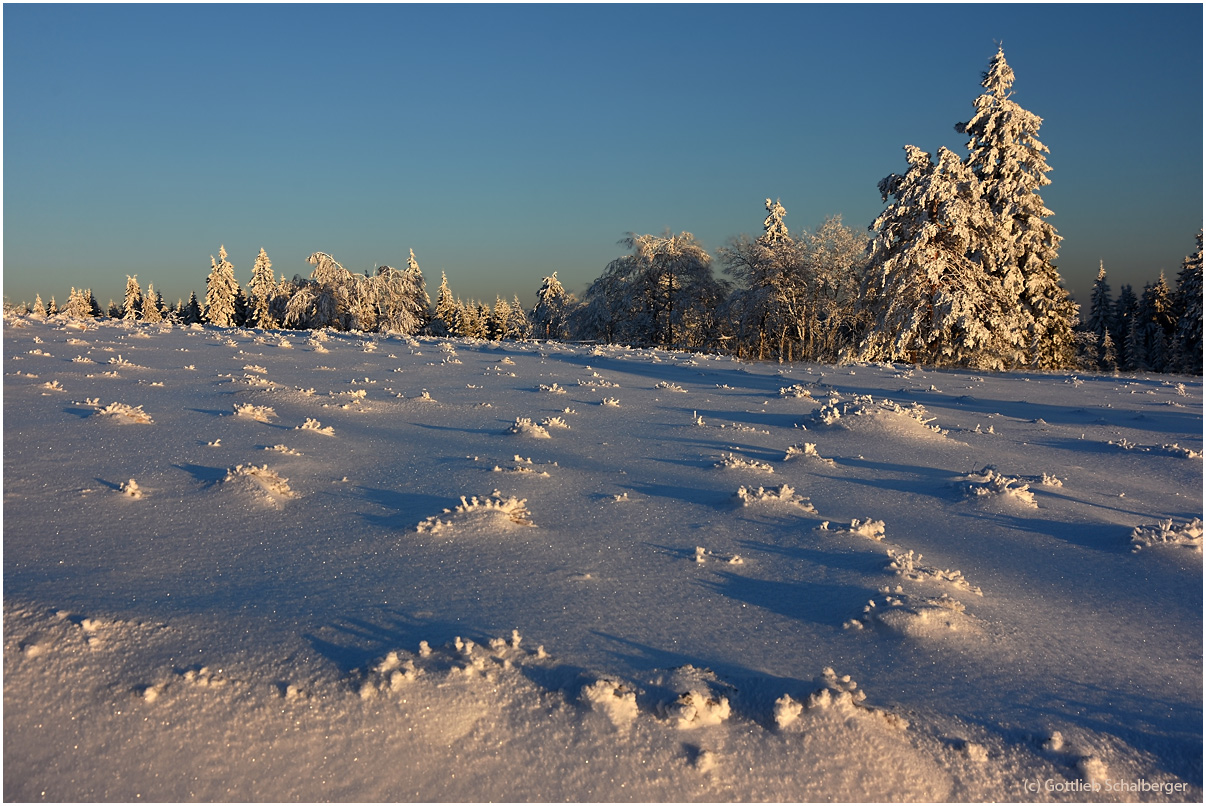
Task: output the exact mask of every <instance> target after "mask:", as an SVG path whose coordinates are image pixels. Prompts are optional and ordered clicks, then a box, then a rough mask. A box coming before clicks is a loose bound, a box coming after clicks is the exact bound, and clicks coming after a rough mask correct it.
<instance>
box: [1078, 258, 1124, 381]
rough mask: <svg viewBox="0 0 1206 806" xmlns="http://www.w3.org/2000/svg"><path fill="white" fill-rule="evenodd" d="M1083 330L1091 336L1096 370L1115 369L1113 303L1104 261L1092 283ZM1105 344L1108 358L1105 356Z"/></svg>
mask: <svg viewBox="0 0 1206 806" xmlns="http://www.w3.org/2000/svg"><path fill="white" fill-rule="evenodd" d="M1085 329H1086V330H1087V331H1088V332H1089V333H1091V334H1093V342H1094V345H1095V348H1094V349H1095V351H1096V355H1095V358H1096V361H1097V368H1098V369H1104V370H1112V369H1117V363H1116V356H1113V350H1114V347H1113V336H1112V335H1111V334H1112V333H1113V331H1114V330H1115V322H1114V303H1113V302H1112V301H1111V300H1110V284H1109V282H1107V280H1106V270H1105V261H1104V260H1103V261H1101V263H1100V265H1099V266H1098V269H1097V279H1096V280H1095V281H1094V282H1093V296H1092V298H1091V300H1090V302H1089V321H1088V322H1086V323H1085ZM1107 343H1108V344H1109V352H1110V354H1111V355H1110V356H1107V355H1106V352H1107V349H1106V348H1107Z"/></svg>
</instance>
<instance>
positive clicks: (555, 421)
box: [540, 417, 570, 428]
mask: <svg viewBox="0 0 1206 806" xmlns="http://www.w3.org/2000/svg"><path fill="white" fill-rule="evenodd" d="M540 426H541V427H542V428H569V427H570V424H569V423H567V422H566V421H565V419H564V418H562V417H545V418H544V419H543V420H541V421H540Z"/></svg>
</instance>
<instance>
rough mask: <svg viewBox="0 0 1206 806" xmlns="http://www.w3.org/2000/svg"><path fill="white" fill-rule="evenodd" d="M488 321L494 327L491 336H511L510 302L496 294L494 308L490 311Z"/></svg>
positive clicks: (503, 337)
mask: <svg viewBox="0 0 1206 806" xmlns="http://www.w3.org/2000/svg"><path fill="white" fill-rule="evenodd" d="M490 322H491V324H492V325H493V328H494V332H493V333H492V334H491V338H493V339H508V338H511V337H512V331H511V303H509V302H507V301H506V300H505V299H503V298H502V297H500V296H496V297H495V298H494V310H493V311H491V313H490Z"/></svg>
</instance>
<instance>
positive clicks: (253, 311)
mask: <svg viewBox="0 0 1206 806" xmlns="http://www.w3.org/2000/svg"><path fill="white" fill-rule="evenodd" d="M275 293H276V278H275V277H274V276H273V275H272V261H271V260H269V259H268V253H267V252H265V251H264V247H262V246H261V247H260V253H259V254H258V255H256V258H255V264H254V265H252V267H251V282H249V283H248V284H247V324H248V326H250V327H258V328H263V329H265V330H267V329H271V328H275V327H278V326H279V322H278V321H277V320H275V319H273V317H272V297H273V295H274V294H275Z"/></svg>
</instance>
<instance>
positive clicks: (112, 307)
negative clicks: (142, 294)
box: [105, 299, 121, 319]
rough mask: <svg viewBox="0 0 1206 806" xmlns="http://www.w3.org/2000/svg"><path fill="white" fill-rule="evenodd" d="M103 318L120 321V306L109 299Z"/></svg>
mask: <svg viewBox="0 0 1206 806" xmlns="http://www.w3.org/2000/svg"><path fill="white" fill-rule="evenodd" d="M105 316H108V317H109V318H110V319H121V306H120V305H118V304H117V303H116V302H115V301H113V300H112V299H110V300H109V307H108V308H106V309H105Z"/></svg>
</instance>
